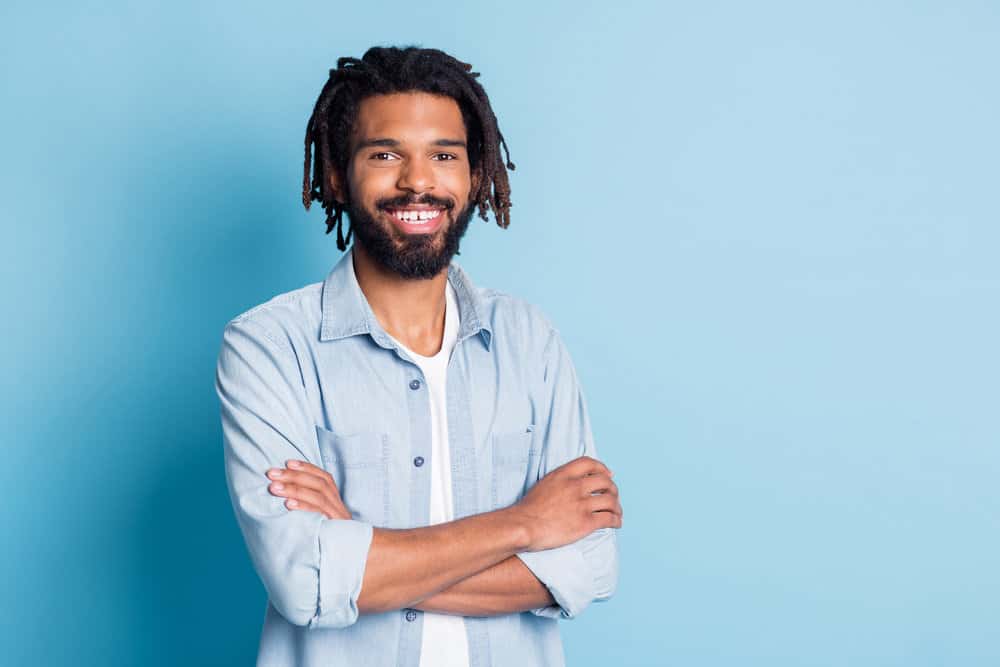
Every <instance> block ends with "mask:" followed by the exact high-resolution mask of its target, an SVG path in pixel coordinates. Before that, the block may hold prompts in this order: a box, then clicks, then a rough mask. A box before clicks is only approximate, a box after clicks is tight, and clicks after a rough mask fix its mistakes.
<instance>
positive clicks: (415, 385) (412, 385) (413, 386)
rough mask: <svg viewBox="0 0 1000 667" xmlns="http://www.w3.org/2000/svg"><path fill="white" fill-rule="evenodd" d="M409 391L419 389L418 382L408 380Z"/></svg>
mask: <svg viewBox="0 0 1000 667" xmlns="http://www.w3.org/2000/svg"><path fill="white" fill-rule="evenodd" d="M410 389H420V380H410Z"/></svg>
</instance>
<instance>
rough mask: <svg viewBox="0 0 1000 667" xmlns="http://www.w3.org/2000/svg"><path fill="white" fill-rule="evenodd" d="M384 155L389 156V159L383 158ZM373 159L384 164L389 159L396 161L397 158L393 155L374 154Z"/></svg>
mask: <svg viewBox="0 0 1000 667" xmlns="http://www.w3.org/2000/svg"><path fill="white" fill-rule="evenodd" d="M383 155H384V156H387V157H386V158H382V157H381V156H383ZM371 157H372V159H373V160H380V161H382V162H385V161H387V159H388V158H391V159H396V156H394V155H393V154H392V153H372V156H371Z"/></svg>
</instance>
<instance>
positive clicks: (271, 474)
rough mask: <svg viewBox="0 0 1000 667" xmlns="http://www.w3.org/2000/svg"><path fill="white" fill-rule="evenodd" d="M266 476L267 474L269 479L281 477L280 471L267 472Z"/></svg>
mask: <svg viewBox="0 0 1000 667" xmlns="http://www.w3.org/2000/svg"><path fill="white" fill-rule="evenodd" d="M267 474H268V476H269V477H281V471H280V470H268V471H267Z"/></svg>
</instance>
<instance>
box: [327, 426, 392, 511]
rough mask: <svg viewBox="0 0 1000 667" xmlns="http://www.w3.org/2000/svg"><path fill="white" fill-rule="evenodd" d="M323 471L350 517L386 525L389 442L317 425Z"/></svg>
mask: <svg viewBox="0 0 1000 667" xmlns="http://www.w3.org/2000/svg"><path fill="white" fill-rule="evenodd" d="M316 437H317V439H318V440H319V453H320V456H321V457H322V459H323V468H324V469H325V470H326V471H327V472H329V473H330V475H331V476H332V477H333V481H334V482H335V483H336V484H337V490H338V491H340V498H341V500H343V501H344V505H346V506H347V509H348V510H350V512H351V518H353V519H357V520H358V521H364V522H365V523H370V524H372V525H373V526H379V527H382V526H385V524H386V522H387V521H388V518H389V440H388V436H387V435H386V434H384V433H376V432H374V431H365V432H362V433H354V434H351V435H341V434H339V433H334V432H333V431H329V430H327V429H325V428H323V427H322V426H316Z"/></svg>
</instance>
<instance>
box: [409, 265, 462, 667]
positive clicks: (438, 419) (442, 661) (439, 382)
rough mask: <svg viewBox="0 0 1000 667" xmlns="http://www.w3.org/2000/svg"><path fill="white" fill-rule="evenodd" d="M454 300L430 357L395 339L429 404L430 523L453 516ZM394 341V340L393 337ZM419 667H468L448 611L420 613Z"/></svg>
mask: <svg viewBox="0 0 1000 667" xmlns="http://www.w3.org/2000/svg"><path fill="white" fill-rule="evenodd" d="M458 325H459V314H458V302H457V299H456V295H455V289H454V288H453V287H452V286H451V283H450V282H449V283H448V286H447V287H446V288H445V316H444V337H443V340H442V342H441V350H440V351H439V352H438V353H437V354H435V355H434V356H433V357H425V356H423V355H420V354H417V353H416V352H414V351H413V350H411V349H410V348H408V347H406V346H405V345H403V344H402V343H400V342H399V341H398V340H397V341H396V343H397V344H398V345H399V346H400V347H401V348H403V349H404V350H406V353H407V354H408V355H410V358H411V359H413V361H414V362H415V363H416V364H417V365H418V366H419V367H420V370H422V371H423V373H424V380H425V382H426V384H427V389H428V392H429V394H430V403H431V455H430V458H429V461H430V464H431V471H430V472H431V512H430V525H434V524H437V523H444V522H446V521H451V520H452V519H454V518H455V517H454V506H453V505H452V498H451V453H450V451H449V448H448V401H447V398H446V397H447V393H446V389H445V384H446V381H447V379H448V359H450V358H451V351H452V349H453V348H454V347H455V342H456V341H457V340H458ZM393 340H395V339H393ZM420 667H469V645H468V640H467V637H466V634H465V619H464V618H463V617H461V616H453V615H451V614H435V613H433V612H429V611H428V612H424V626H423V639H422V642H421V651H420Z"/></svg>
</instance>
